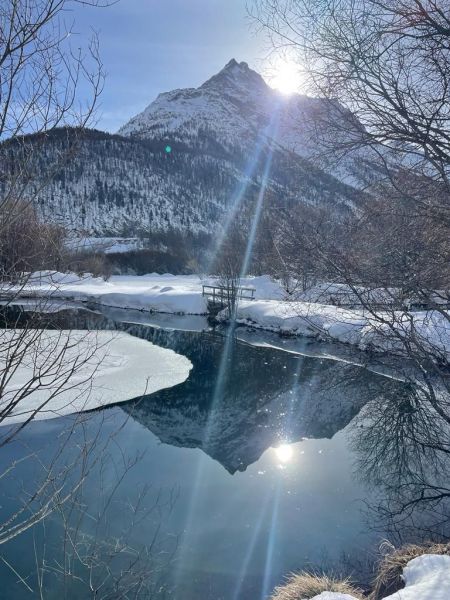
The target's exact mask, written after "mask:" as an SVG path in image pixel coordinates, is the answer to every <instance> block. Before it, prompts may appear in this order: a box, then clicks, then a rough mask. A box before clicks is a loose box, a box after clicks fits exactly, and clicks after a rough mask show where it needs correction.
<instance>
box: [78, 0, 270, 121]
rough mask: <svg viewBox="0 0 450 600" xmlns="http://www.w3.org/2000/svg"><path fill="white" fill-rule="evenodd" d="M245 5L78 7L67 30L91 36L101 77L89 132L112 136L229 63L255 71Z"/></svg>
mask: <svg viewBox="0 0 450 600" xmlns="http://www.w3.org/2000/svg"><path fill="white" fill-rule="evenodd" d="M245 4H246V0H121V1H120V2H118V3H117V4H115V5H113V6H110V7H108V8H102V9H98V8H96V9H93V8H92V7H86V6H81V5H80V6H78V7H77V8H76V9H75V10H74V11H73V13H72V15H71V16H73V18H74V21H75V27H74V29H75V31H76V32H77V33H78V34H79V36H80V37H81V38H87V36H88V35H89V32H90V30H91V29H94V30H95V31H97V32H98V34H99V38H100V52H101V57H102V60H103V63H104V67H105V70H106V72H107V79H106V83H105V89H104V91H103V94H102V97H101V102H100V111H99V114H98V121H97V123H96V127H97V128H99V129H103V130H106V131H116V130H117V129H118V128H119V127H120V126H121V125H122V124H123V123H125V122H126V121H127V120H128V119H129V118H130V117H132V116H134V115H135V114H136V113H138V112H140V111H141V110H142V109H144V108H145V107H146V106H147V105H148V104H149V103H150V102H151V101H152V100H154V99H155V98H156V96H157V95H158V94H159V93H161V92H165V91H168V90H172V89H174V88H182V87H197V86H198V85H200V84H201V83H203V82H204V81H205V80H206V79H208V78H209V77H210V76H211V75H213V74H214V73H216V72H217V71H219V70H220V69H221V68H222V67H223V66H224V65H225V64H226V63H227V62H228V61H229V60H230V59H231V58H235V59H236V60H238V61H242V60H244V61H246V62H248V64H249V66H250V67H252V68H255V69H256V70H259V71H262V70H263V64H264V63H263V61H264V57H265V56H266V52H265V41H264V40H263V38H262V36H259V37H258V36H257V35H255V33H254V31H253V30H252V28H251V24H250V22H249V20H248V17H247V14H246V9H245ZM69 18H70V15H69ZM80 41H82V40H80Z"/></svg>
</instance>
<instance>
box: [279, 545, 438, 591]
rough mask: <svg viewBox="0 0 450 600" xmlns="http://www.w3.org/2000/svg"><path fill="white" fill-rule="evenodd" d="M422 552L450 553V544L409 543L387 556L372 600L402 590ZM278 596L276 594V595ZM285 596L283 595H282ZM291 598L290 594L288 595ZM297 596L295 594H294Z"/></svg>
mask: <svg viewBox="0 0 450 600" xmlns="http://www.w3.org/2000/svg"><path fill="white" fill-rule="evenodd" d="M422 554H448V555H450V544H433V543H426V544H422V545H421V546H416V545H414V544H408V545H407V546H403V547H402V548H400V549H398V550H395V551H394V552H392V553H390V554H388V555H387V556H385V557H384V558H383V560H382V562H381V564H380V567H379V569H378V575H377V577H376V579H375V582H374V586H373V591H372V593H371V594H370V596H369V598H370V600H382V598H385V597H386V596H389V595H391V594H393V593H394V592H397V591H398V590H401V589H402V588H403V587H404V583H403V580H402V573H403V569H404V567H406V565H407V563H408V562H409V561H410V560H412V559H413V558H416V557H417V556H421V555H422ZM275 598H276V596H275ZM280 598H283V600H284V597H283V596H280ZM286 598H287V599H290V596H286ZM292 598H295V596H292Z"/></svg>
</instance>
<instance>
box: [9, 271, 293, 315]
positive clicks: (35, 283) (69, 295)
mask: <svg viewBox="0 0 450 600" xmlns="http://www.w3.org/2000/svg"><path fill="white" fill-rule="evenodd" d="M212 283H217V280H216V279H215V278H210V279H207V280H202V279H201V278H200V277H199V276H198V275H171V274H165V275H159V274H157V273H152V274H149V275H142V276H136V275H117V276H114V277H111V278H110V279H109V280H108V281H104V280H103V279H101V278H99V277H92V276H91V275H86V276H83V277H80V276H79V275H76V274H75V273H58V272H54V271H40V272H38V273H33V275H32V276H30V278H29V280H28V281H27V283H26V285H24V286H22V287H21V288H20V289H12V288H8V289H7V290H4V291H5V292H7V293H8V294H9V295H12V294H14V293H16V294H18V295H19V296H22V297H40V298H47V297H51V298H52V299H64V300H78V301H81V302H87V301H91V302H96V303H98V304H103V305H105V306H112V307H115V308H131V309H137V310H147V311H154V312H162V313H174V314H189V315H204V314H206V313H207V301H206V298H204V297H203V296H202V284H205V285H209V284H212ZM242 286H244V287H253V288H255V296H256V298H270V299H281V298H282V297H283V290H282V288H281V286H280V285H279V284H278V283H277V282H275V281H274V280H273V279H271V278H270V277H269V276H267V275H263V276H261V277H246V278H245V279H243V280H242Z"/></svg>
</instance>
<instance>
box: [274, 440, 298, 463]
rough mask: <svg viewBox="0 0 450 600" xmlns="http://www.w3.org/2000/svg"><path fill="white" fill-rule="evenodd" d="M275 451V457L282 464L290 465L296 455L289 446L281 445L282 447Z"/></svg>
mask: <svg viewBox="0 0 450 600" xmlns="http://www.w3.org/2000/svg"><path fill="white" fill-rule="evenodd" d="M274 451H275V456H276V457H277V459H278V460H279V461H280V462H282V463H288V462H289V461H290V460H291V459H292V457H293V455H294V450H293V449H292V446H291V445H289V444H281V446H278V447H277V448H274Z"/></svg>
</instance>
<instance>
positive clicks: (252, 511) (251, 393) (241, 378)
mask: <svg viewBox="0 0 450 600" xmlns="http://www.w3.org/2000/svg"><path fill="white" fill-rule="evenodd" d="M77 326H80V323H78V324H77ZM132 332H133V333H134V334H135V335H139V336H140V337H145V338H147V339H149V340H150V341H153V342H155V343H158V344H160V345H162V346H165V347H171V348H173V349H175V350H176V351H178V352H180V353H182V354H185V355H187V356H188V357H189V358H190V359H191V360H192V362H193V364H194V367H193V370H192V372H191V375H190V377H189V379H188V380H187V381H186V382H185V383H183V384H181V385H179V386H176V387H175V388H172V389H169V390H163V391H161V392H159V393H157V394H154V395H152V396H150V397H148V398H145V399H144V400H142V401H141V402H138V403H137V404H136V405H133V403H129V404H127V405H124V407H123V408H124V409H125V411H124V410H122V409H121V408H112V409H109V410H107V411H104V412H103V413H98V414H94V415H93V416H92V426H93V425H94V424H95V423H99V422H100V421H101V419H102V418H103V417H104V415H107V416H108V417H109V418H107V419H106V421H105V423H104V424H103V425H102V427H103V429H102V431H103V433H104V435H105V436H107V435H108V432H113V431H115V430H116V429H117V426H118V424H119V423H121V422H122V421H123V419H124V418H125V417H126V415H129V420H128V422H127V423H126V425H125V427H124V428H123V429H122V430H121V431H120V432H119V433H118V435H117V436H116V438H115V439H116V444H117V445H114V446H113V447H111V448H110V451H111V452H113V453H116V458H119V457H121V453H124V454H125V455H126V456H133V455H134V454H135V453H136V452H142V451H145V454H144V455H143V457H142V459H141V460H140V462H139V464H138V465H137V467H136V468H135V469H134V470H133V471H132V472H131V473H130V474H129V476H128V477H127V480H126V485H124V486H123V488H121V490H120V493H119V496H118V498H117V502H116V503H114V505H112V506H111V511H112V518H113V521H114V522H115V524H116V525H117V526H119V525H120V524H121V521H122V520H123V518H124V517H123V511H122V508H121V507H122V506H123V505H122V503H121V502H120V501H126V500H127V499H128V497H129V495H130V493H132V491H133V490H136V489H137V488H138V487H139V486H141V485H142V484H143V483H150V484H151V485H152V489H153V490H159V489H162V490H171V489H176V490H177V492H178V499H177V501H176V503H175V506H174V508H173V510H172V512H171V513H170V515H166V516H165V517H164V522H163V530H164V532H165V533H169V534H171V535H175V536H180V537H179V549H178V554H177V556H178V562H177V563H176V564H175V565H174V568H173V569H172V580H173V582H174V583H175V582H176V584H177V587H178V592H177V593H175V595H173V596H171V597H172V598H173V599H175V600H194V599H195V600H198V599H199V598H201V599H202V600H217V599H218V598H223V599H224V600H238V599H240V600H250V599H251V600H255V599H256V600H257V599H259V598H261V600H262V598H263V595H264V591H265V592H267V591H269V590H271V589H272V588H273V586H274V585H275V584H276V583H279V582H280V581H281V580H282V578H283V576H284V575H286V574H287V573H288V572H289V571H291V570H295V569H301V568H305V567H307V566H308V565H310V566H311V565H312V566H317V565H318V564H322V565H323V564H324V563H327V562H329V563H332V562H336V561H339V560H340V559H341V557H342V554H343V553H348V554H350V555H354V556H358V557H359V556H360V554H361V552H364V550H365V549H367V548H368V546H369V545H370V544H369V540H370V538H371V535H370V534H368V533H367V532H366V531H365V523H364V521H363V516H362V514H361V509H362V507H363V505H362V502H361V499H364V498H366V496H367V492H366V490H364V489H361V488H360V487H359V485H358V484H357V483H356V482H355V480H354V478H353V476H352V471H353V467H352V461H353V458H352V456H351V454H350V452H349V449H348V447H347V440H346V437H347V434H346V431H347V430H348V429H349V428H348V427H347V429H346V430H344V431H340V432H339V430H342V429H343V428H345V427H346V425H347V423H348V422H349V421H351V418H352V416H353V415H354V414H356V412H357V411H358V410H359V408H360V406H361V405H362V404H363V403H364V400H365V399H367V390H368V389H370V388H371V387H375V388H376V386H377V385H378V382H379V380H380V378H379V377H378V376H376V375H374V374H372V373H368V372H366V371H363V370H361V369H358V370H357V371H356V373H355V372H353V373H352V378H351V381H350V382H349V384H348V385H343V384H342V382H341V379H345V377H344V375H345V369H346V368H347V367H346V366H345V365H343V364H342V363H336V362H334V361H330V360H323V359H315V358H306V357H299V356H295V355H291V354H288V353H283V352H280V351H277V350H273V349H270V348H253V347H250V346H248V345H245V344H234V343H233V352H232V353H230V363H229V365H228V366H229V368H230V369H231V372H232V373H233V377H231V378H229V377H225V378H224V381H223V383H222V390H221V393H220V394H219V395H218V396H217V397H216V398H215V399H214V402H212V400H213V396H214V391H215V390H217V385H216V383H217V382H216V378H217V372H218V366H219V365H220V362H221V357H222V348H223V339H222V338H221V337H220V336H217V335H214V334H212V333H200V334H199V333H192V332H176V331H175V332H174V331H172V332H168V331H164V330H157V329H149V328H145V327H142V326H136V325H135V326H132ZM389 385H395V384H394V383H392V384H391V383H389ZM130 417H131V418H130ZM60 426H61V425H60V422H59V421H52V422H48V423H45V422H43V423H38V424H35V425H33V426H32V427H30V429H29V430H28V432H26V433H25V437H26V440H27V442H28V443H29V444H30V445H31V446H33V445H35V444H36V445H39V444H40V443H42V442H43V441H48V440H50V439H52V437H55V436H57V434H58V428H59V427H60ZM313 436H315V437H317V438H319V439H302V438H304V437H308V438H311V437H313ZM324 437H331V438H332V439H320V438H324ZM161 442H168V443H161ZM201 448H203V450H202V449H201ZM14 451H15V450H14V447H13V446H11V447H9V448H7V452H8V453H14ZM3 460H7V457H5V455H4V457H3ZM236 469H237V470H236ZM242 470H243V471H242ZM25 471H26V467H25V466H24V472H25ZM241 471H242V472H241ZM232 472H234V474H233V475H231V474H230V473H232ZM31 475H32V474H31ZM111 478H112V479H111V481H113V480H114V475H113V473H111ZM98 495H99V490H98V484H97V481H96V480H95V478H93V479H91V480H90V481H89V482H88V484H87V485H86V501H87V503H88V505H95V503H96V502H97V501H98ZM10 502H13V500H10ZM154 525H155V524H154V521H152V520H149V521H148V522H147V521H145V522H144V523H143V524H142V526H141V527H140V528H139V530H138V532H136V533H135V534H134V535H135V536H136V538H135V541H136V542H141V543H146V542H148V540H149V538H150V537H151V535H152V532H153V528H154ZM14 547H15V548H18V546H17V544H16V546H14ZM29 551H30V553H31V545H30V546H29ZM14 558H15V560H16V561H18V563H19V566H20V564H21V563H22V565H21V566H22V567H23V569H24V570H25V571H26V570H27V569H28V570H29V569H30V566H29V565H30V564H32V556H31V554H30V555H29V556H28V558H27V553H26V549H25V551H24V549H23V548H21V550H20V552H19V551H17V554H16V555H15V557H14ZM0 575H1V576H2V581H4V582H5V586H7V584H8V582H9V581H12V579H11V573H10V572H8V571H7V570H6V569H4V568H2V569H1V570H0ZM5 589H7V587H6V588H5ZM14 589H15V588H14ZM24 597H25V596H24ZM17 598H20V599H21V598H22V596H17Z"/></svg>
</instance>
